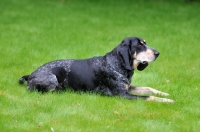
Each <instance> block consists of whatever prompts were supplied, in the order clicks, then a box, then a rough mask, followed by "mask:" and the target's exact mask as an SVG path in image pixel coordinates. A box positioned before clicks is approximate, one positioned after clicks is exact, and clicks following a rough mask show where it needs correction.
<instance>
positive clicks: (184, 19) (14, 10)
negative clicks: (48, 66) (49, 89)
mask: <svg viewBox="0 0 200 132" xmlns="http://www.w3.org/2000/svg"><path fill="white" fill-rule="evenodd" d="M199 6H200V3H198V2H186V1H184V0H176V1H173V0H171V1H167V0H166V1H164V0H148V1H147V0H146V1H145V0H134V1H132V0H124V1H123V0H113V1H106V0H98V1H92V0H85V1H81V0H44V1H40V0H34V1H31V0H20V1H19V0H9V1H8V0H1V2H0V130H1V131H4V132H7V131H21V132H23V131H47V132H49V131H55V132H61V131H62V132H63V131H67V132H78V131H82V132H89V131H91V132H94V131H113V132H130V131H136V132H160V131H162V132H179V131H180V132H195V131H196V132H198V131H200V128H199V126H200V109H199V106H200V97H199V94H200V85H199V82H200V77H199V71H200V68H199V65H200V57H199V56H200V52H199V50H200V44H199V42H200V24H199V21H200V15H199V12H200V8H199ZM127 36H139V37H141V38H144V39H145V40H146V41H147V44H148V45H149V46H151V47H154V48H156V49H157V50H158V51H160V53H161V55H160V56H159V58H158V59H157V60H156V61H155V62H153V63H152V64H150V65H149V66H148V68H147V69H145V70H144V71H143V72H139V71H135V75H134V77H133V79H132V85H136V86H150V87H153V88H156V89H158V90H161V91H164V92H167V93H169V94H170V96H169V97H168V98H171V99H173V100H175V103H174V104H165V103H157V102H147V101H142V100H138V101H132V100H126V99H121V98H120V97H105V96H100V95H96V94H90V93H81V94H80V93H74V92H72V91H68V92H64V93H54V94H52V93H46V94H41V93H37V92H29V91H27V90H26V85H19V84H18V79H19V78H20V77H21V76H22V75H26V74H30V73H31V72H32V71H33V70H35V69H36V68H38V67H39V66H41V65H42V64H44V63H46V62H48V61H51V60H56V59H71V58H76V59H84V58H89V57H93V56H99V55H104V54H105V53H107V52H109V51H111V50H112V49H113V48H114V47H116V46H117V45H118V44H119V43H120V42H121V41H122V39H124V38H125V37H127Z"/></svg>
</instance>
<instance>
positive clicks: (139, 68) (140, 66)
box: [137, 63, 148, 71]
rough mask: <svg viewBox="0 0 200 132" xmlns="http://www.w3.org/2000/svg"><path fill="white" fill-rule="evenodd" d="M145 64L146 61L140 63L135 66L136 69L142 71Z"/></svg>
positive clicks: (146, 64)
mask: <svg viewBox="0 0 200 132" xmlns="http://www.w3.org/2000/svg"><path fill="white" fill-rule="evenodd" d="M147 66H148V63H145V64H142V63H140V64H139V65H138V66H137V69H138V70H139V71H142V70H144V69H145V68H146V67H147Z"/></svg>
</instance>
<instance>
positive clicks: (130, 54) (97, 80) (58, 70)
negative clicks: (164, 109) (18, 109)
mask: <svg viewBox="0 0 200 132" xmlns="http://www.w3.org/2000/svg"><path fill="white" fill-rule="evenodd" d="M159 54H160V53H159V52H158V51H156V50H155V49H153V48H151V47H148V46H147V45H146V42H145V40H143V39H142V38H139V37H127V38H125V39H124V40H123V41H122V42H121V43H120V44H119V45H118V46H117V47H115V48H114V49H113V50H112V51H111V52H109V53H107V54H106V55H104V56H98V57H93V58H89V59H83V60H74V59H71V60H55V61H52V62H48V63H46V64H44V65H43V66H41V67H39V68H38V69H37V70H35V71H34V72H32V73H31V74H30V75H25V76H22V77H21V78H20V79H19V83H20V84H23V83H24V82H25V81H27V85H28V86H27V89H28V90H31V91H32V90H38V91H42V92H47V91H55V90H66V88H69V89H72V90H74V91H83V92H85V91H89V92H95V93H100V94H103V95H107V96H120V97H122V98H127V99H144V100H154V101H158V102H170V103H171V102H174V101H173V100H171V99H167V98H159V97H155V96H152V95H153V94H158V95H161V96H168V95H169V94H168V93H164V92H161V91H158V90H156V89H153V88H150V87H138V86H131V79H132V76H133V74H134V70H136V69H138V70H139V71H142V70H144V69H145V68H146V67H147V66H148V64H149V62H153V61H155V60H156V58H157V57H158V56H159Z"/></svg>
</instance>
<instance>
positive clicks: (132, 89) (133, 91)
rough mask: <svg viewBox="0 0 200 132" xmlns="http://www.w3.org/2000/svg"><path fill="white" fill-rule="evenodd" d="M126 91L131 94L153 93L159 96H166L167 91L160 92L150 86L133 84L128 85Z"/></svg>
mask: <svg viewBox="0 0 200 132" xmlns="http://www.w3.org/2000/svg"><path fill="white" fill-rule="evenodd" d="M128 92H129V93H130V94H132V95H153V94H155V95H156V94H158V95H161V96H168V95H169V94H168V93H164V92H161V91H159V90H156V89H153V88H150V87H135V86H130V87H129V89H128Z"/></svg>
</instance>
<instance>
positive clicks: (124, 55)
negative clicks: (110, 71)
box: [118, 45, 132, 70]
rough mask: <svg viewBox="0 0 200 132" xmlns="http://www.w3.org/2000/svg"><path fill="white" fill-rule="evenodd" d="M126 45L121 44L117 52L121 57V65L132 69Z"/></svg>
mask: <svg viewBox="0 0 200 132" xmlns="http://www.w3.org/2000/svg"><path fill="white" fill-rule="evenodd" d="M130 52H131V51H130V49H129V47H128V45H124V46H121V47H120V48H119V50H118V54H119V55H120V56H121V57H122V60H123V66H124V68H125V69H127V70H132V67H131V55H130V54H131V53H130Z"/></svg>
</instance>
